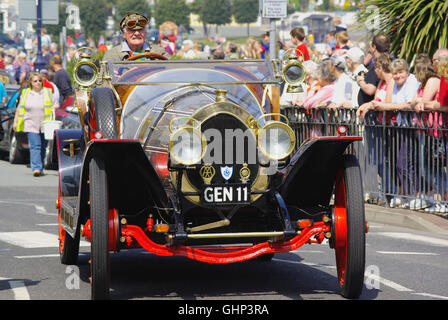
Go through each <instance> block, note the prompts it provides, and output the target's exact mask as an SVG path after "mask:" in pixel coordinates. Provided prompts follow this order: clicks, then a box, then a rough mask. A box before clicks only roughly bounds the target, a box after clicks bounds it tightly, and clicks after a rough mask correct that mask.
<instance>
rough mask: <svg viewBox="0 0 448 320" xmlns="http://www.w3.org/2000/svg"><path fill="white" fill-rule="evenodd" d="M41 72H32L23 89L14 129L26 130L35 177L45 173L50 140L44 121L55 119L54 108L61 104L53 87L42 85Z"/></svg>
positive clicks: (18, 130) (17, 130)
mask: <svg viewBox="0 0 448 320" xmlns="http://www.w3.org/2000/svg"><path fill="white" fill-rule="evenodd" d="M42 84H43V79H42V76H41V75H40V74H39V73H31V75H30V77H29V80H28V87H27V88H24V89H23V90H22V93H21V95H20V101H19V105H18V106H17V110H16V114H15V118H14V124H13V129H14V131H15V132H26V134H27V137H28V145H29V147H30V166H31V170H32V172H33V175H34V176H35V177H38V176H40V175H42V174H43V163H44V159H45V152H46V148H47V143H48V141H47V140H45V137H44V134H43V129H42V121H44V120H54V119H53V109H54V108H58V107H59V104H58V102H57V101H56V99H55V97H54V96H53V94H52V92H51V89H49V88H44V87H43V86H42Z"/></svg>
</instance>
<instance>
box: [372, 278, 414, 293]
mask: <svg viewBox="0 0 448 320" xmlns="http://www.w3.org/2000/svg"><path fill="white" fill-rule="evenodd" d="M367 279H368V280H377V281H378V282H380V283H382V284H384V285H385V286H387V287H390V288H392V289H395V290H397V291H401V292H412V291H414V290H412V289H408V288H406V287H403V286H402V285H400V284H398V283H395V282H393V281H391V280H387V279H384V278H383V277H380V276H378V275H376V274H369V275H367Z"/></svg>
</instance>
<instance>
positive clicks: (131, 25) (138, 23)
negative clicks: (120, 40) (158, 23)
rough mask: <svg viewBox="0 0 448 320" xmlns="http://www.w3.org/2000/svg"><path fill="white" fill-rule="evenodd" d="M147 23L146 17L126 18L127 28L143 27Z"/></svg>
mask: <svg viewBox="0 0 448 320" xmlns="http://www.w3.org/2000/svg"><path fill="white" fill-rule="evenodd" d="M147 24H148V20H146V19H138V20H128V22H126V27H127V28H129V29H132V28H135V27H136V26H139V27H142V28H144V27H145V26H146V25H147Z"/></svg>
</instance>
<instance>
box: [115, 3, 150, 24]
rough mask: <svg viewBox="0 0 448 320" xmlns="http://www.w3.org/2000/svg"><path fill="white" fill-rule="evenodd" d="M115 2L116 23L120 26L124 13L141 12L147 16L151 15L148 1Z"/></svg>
mask: <svg viewBox="0 0 448 320" xmlns="http://www.w3.org/2000/svg"><path fill="white" fill-rule="evenodd" d="M114 2H115V8H116V11H115V17H114V19H115V22H116V25H117V26H119V24H120V21H121V19H123V17H124V15H125V14H126V13H128V12H139V13H142V14H144V15H145V16H147V17H148V18H150V17H151V8H150V7H149V4H148V2H147V1H142V0H114Z"/></svg>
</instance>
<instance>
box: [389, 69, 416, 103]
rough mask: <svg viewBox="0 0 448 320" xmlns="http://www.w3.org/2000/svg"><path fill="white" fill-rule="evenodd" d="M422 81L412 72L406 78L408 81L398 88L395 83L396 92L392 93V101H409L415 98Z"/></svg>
mask: <svg viewBox="0 0 448 320" xmlns="http://www.w3.org/2000/svg"><path fill="white" fill-rule="evenodd" d="M419 87H420V82H419V81H418V80H417V78H416V77H415V76H414V75H413V74H412V73H411V74H410V75H409V77H408V78H407V79H406V82H405V83H404V84H403V85H402V86H401V88H398V86H397V84H396V83H395V84H394V92H393V94H392V103H409V102H411V101H412V99H414V97H415V95H416V94H417V91H418V88H419Z"/></svg>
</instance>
